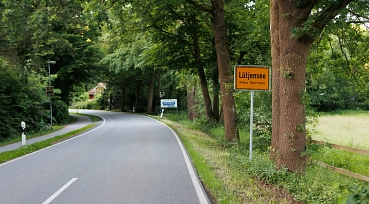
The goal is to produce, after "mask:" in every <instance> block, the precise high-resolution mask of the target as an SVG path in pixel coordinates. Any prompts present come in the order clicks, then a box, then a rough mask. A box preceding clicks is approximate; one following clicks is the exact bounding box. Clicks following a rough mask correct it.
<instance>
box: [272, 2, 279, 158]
mask: <svg viewBox="0 0 369 204" xmlns="http://www.w3.org/2000/svg"><path fill="white" fill-rule="evenodd" d="M278 12H279V10H278V2H277V1H270V25H271V27H270V35H271V54H272V121H273V125H272V138H271V148H270V157H271V158H272V159H273V160H275V159H276V154H277V152H276V151H277V150H278V141H279V139H278V137H279V115H280V113H279V78H280V76H279V75H280V72H279V70H280V69H279V60H280V58H279V56H280V55H279V53H280V52H279V31H278V27H279V18H278V15H279V13H278Z"/></svg>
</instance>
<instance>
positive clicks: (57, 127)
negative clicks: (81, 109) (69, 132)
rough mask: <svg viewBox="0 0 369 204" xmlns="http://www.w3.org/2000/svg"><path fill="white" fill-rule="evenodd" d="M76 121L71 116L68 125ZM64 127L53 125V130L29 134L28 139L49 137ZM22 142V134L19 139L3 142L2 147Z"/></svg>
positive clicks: (46, 129) (0, 145)
mask: <svg viewBox="0 0 369 204" xmlns="http://www.w3.org/2000/svg"><path fill="white" fill-rule="evenodd" d="M76 121H77V117H74V116H69V122H68V124H71V123H74V122H76ZM64 127H65V125H53V126H52V128H49V127H46V128H45V129H43V130H40V131H38V132H35V133H30V134H27V139H31V138H35V137H39V136H42V135H47V134H49V133H53V132H56V131H58V130H60V129H62V128H64ZM20 141H22V135H21V134H19V137H13V138H9V139H8V140H5V141H3V142H1V143H0V147H2V146H6V145H9V144H13V143H17V142H20Z"/></svg>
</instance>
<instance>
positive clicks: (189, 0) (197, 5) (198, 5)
mask: <svg viewBox="0 0 369 204" xmlns="http://www.w3.org/2000/svg"><path fill="white" fill-rule="evenodd" d="M186 1H187V2H188V3H190V4H192V5H193V6H194V7H196V8H198V9H200V10H203V11H205V12H208V13H211V12H212V10H211V9H210V8H207V7H205V6H203V5H200V4H198V3H197V2H195V1H193V0H186Z"/></svg>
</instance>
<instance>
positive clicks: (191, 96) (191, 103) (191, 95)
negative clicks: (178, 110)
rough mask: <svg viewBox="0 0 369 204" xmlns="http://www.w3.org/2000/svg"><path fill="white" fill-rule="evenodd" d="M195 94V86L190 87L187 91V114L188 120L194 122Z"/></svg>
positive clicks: (195, 116) (195, 115)
mask: <svg viewBox="0 0 369 204" xmlns="http://www.w3.org/2000/svg"><path fill="white" fill-rule="evenodd" d="M195 97H196V93H195V86H191V87H190V88H188V89H187V114H188V119H190V120H195V119H196V118H197V114H196V110H195V105H196V101H195Z"/></svg>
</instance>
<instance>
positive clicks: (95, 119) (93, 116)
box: [73, 113, 101, 123]
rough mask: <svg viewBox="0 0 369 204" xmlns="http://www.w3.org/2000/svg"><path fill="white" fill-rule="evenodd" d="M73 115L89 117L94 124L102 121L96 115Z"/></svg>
mask: <svg viewBox="0 0 369 204" xmlns="http://www.w3.org/2000/svg"><path fill="white" fill-rule="evenodd" d="M73 114H78V115H83V116H87V117H89V118H91V120H92V122H93V123H94V122H98V121H99V120H101V118H100V117H98V116H95V115H89V114H83V113H73Z"/></svg>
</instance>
